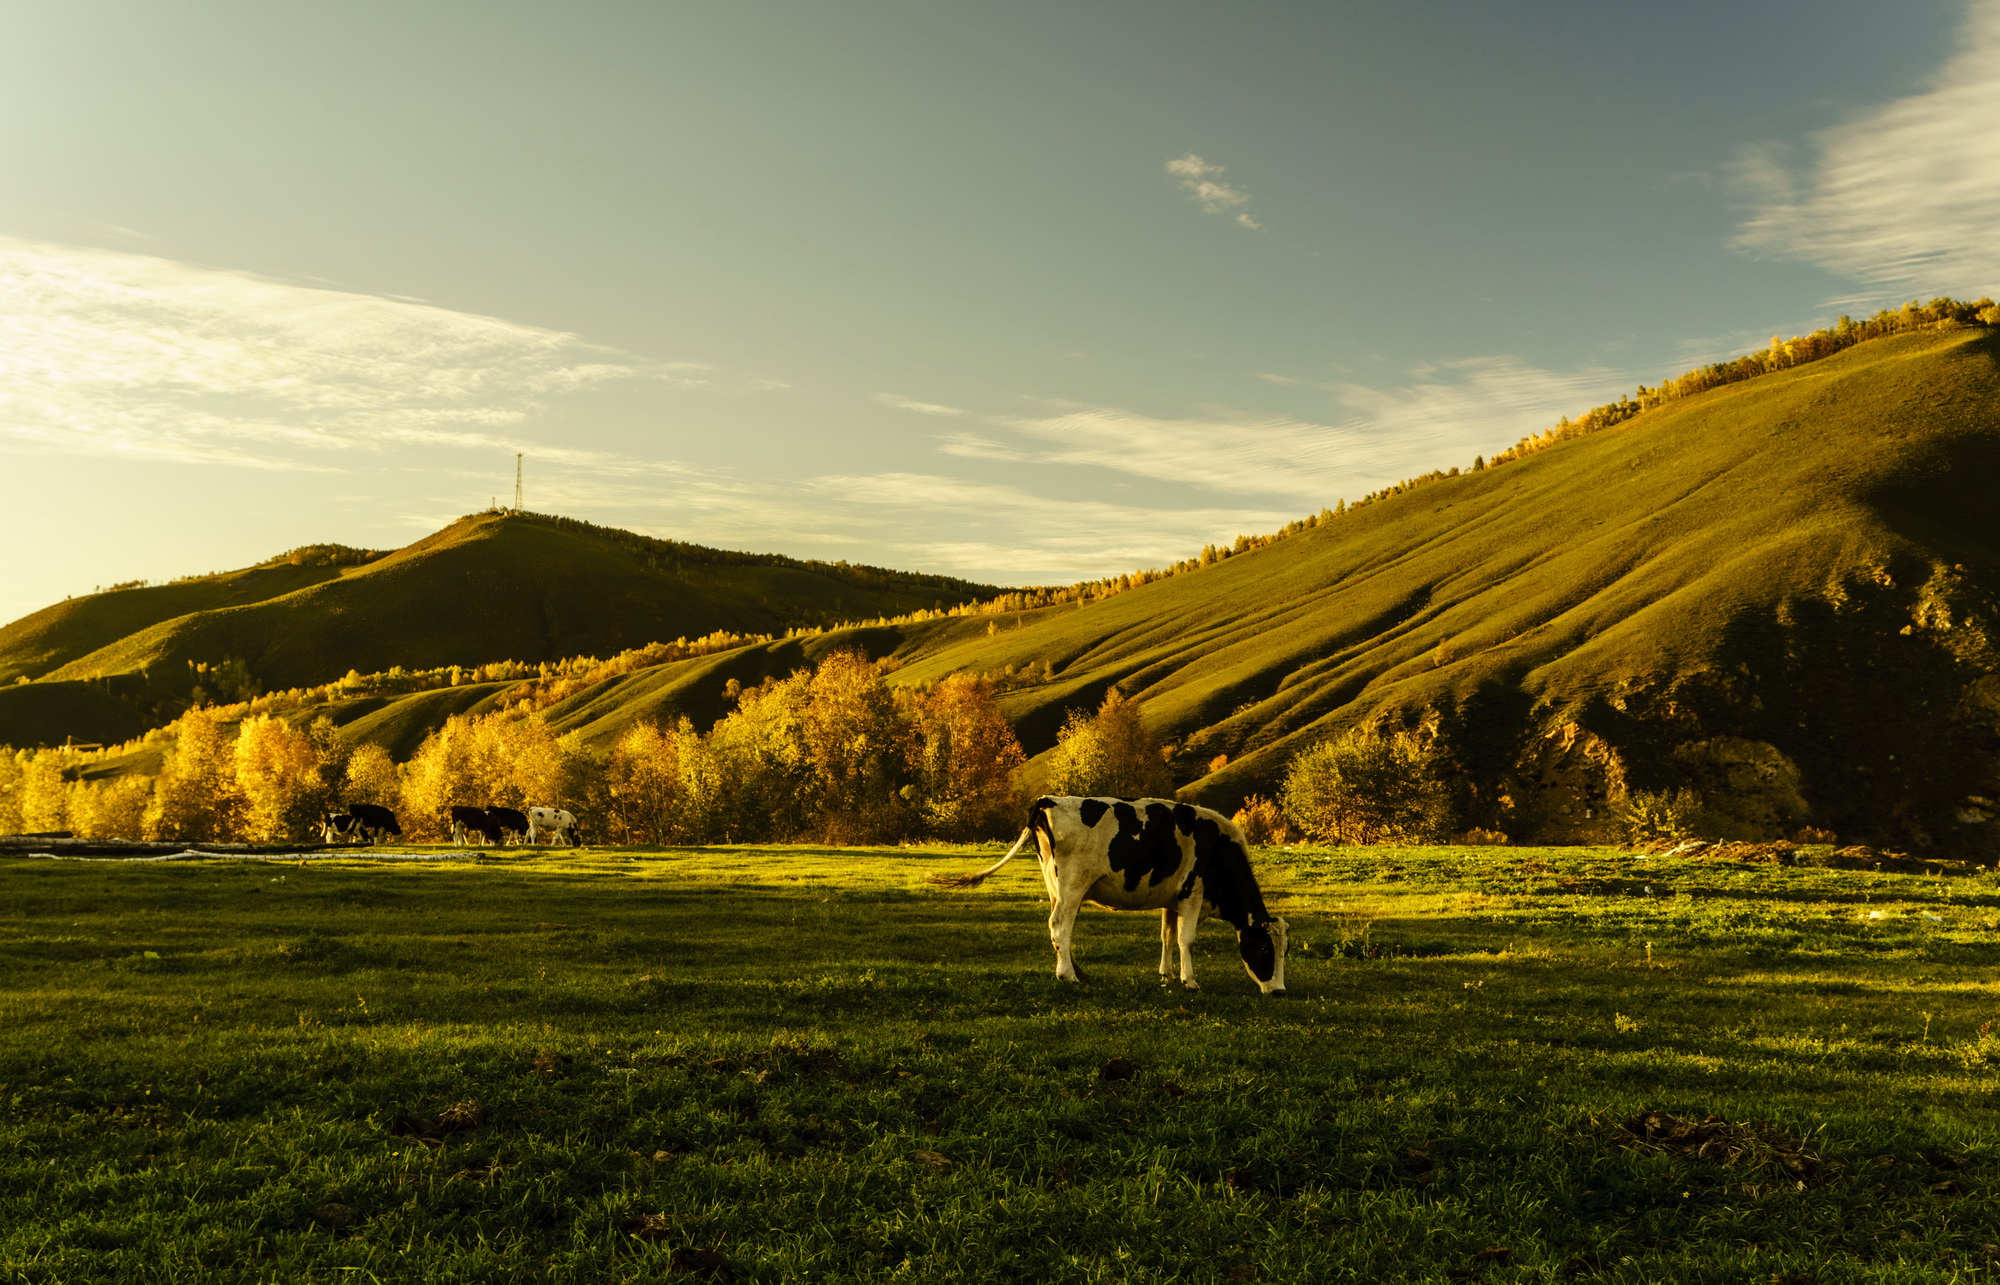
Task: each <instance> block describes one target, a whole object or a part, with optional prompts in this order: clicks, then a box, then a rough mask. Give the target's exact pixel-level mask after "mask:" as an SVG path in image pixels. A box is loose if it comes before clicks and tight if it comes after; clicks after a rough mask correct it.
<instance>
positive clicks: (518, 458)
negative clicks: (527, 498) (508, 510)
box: [514, 451, 521, 513]
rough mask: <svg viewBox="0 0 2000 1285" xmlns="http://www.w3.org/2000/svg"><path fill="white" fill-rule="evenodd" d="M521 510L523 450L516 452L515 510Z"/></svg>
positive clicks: (517, 511)
mask: <svg viewBox="0 0 2000 1285" xmlns="http://www.w3.org/2000/svg"><path fill="white" fill-rule="evenodd" d="M520 511H521V452H520V451H515V452H514V512H516V513H519V512H520Z"/></svg>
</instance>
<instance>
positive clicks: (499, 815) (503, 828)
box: [486, 808, 528, 843]
mask: <svg viewBox="0 0 2000 1285" xmlns="http://www.w3.org/2000/svg"><path fill="white" fill-rule="evenodd" d="M486 815H487V816H488V817H489V818H491V819H492V821H493V828H494V829H495V830H497V831H498V832H499V834H500V837H499V838H498V839H495V840H494V842H495V843H505V842H506V841H507V840H508V839H510V838H511V839H513V840H514V841H515V842H519V841H520V840H522V839H525V838H527V837H528V814H527V813H525V812H523V811H521V810H520V809H518V808H488V809H486Z"/></svg>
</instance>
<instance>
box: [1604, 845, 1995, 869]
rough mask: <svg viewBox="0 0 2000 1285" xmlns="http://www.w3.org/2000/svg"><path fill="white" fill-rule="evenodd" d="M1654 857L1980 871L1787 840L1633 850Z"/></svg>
mask: <svg viewBox="0 0 2000 1285" xmlns="http://www.w3.org/2000/svg"><path fill="white" fill-rule="evenodd" d="M1633 851H1634V852H1642V853H1645V854H1646V855H1647V856H1654V857H1679V858H1681V859H1682V860H1685V861H1735V862H1742V863H1744V864H1747V865H1773V866H1815V867H1818V868H1820V869H1823V870H1885V871H1890V872H1892V873H1895V874H1906V875H1931V874H1949V875H1969V874H1973V873H1975V872H1976V871H1977V870H1978V869H1979V867H1978V866H1976V865H1972V864H1970V863H1968V862H1964V861H1951V860H1947V859H1944V858H1942V857H1915V856H1911V855H1910V854H1909V853H1907V852H1896V851H1892V850H1890V849H1887V848H1871V847H1869V846H1867V845H1866V844H1859V843H1857V844H1850V845H1848V846H1847V847H1844V848H1836V847H1832V846H1830V845H1812V844H1808V845H1805V846H1801V845H1799V844H1795V843H1789V842H1786V841H1785V840H1782V839H1780V840H1777V841H1774V842H1771V843H1743V842H1738V841H1729V842H1722V843H1709V842H1707V841H1704V840H1700V839H1688V840H1683V841H1680V842H1676V841H1674V840H1672V839H1656V840H1654V841H1653V842H1651V843H1643V844H1640V845H1639V846H1638V847H1636V848H1634V849H1633Z"/></svg>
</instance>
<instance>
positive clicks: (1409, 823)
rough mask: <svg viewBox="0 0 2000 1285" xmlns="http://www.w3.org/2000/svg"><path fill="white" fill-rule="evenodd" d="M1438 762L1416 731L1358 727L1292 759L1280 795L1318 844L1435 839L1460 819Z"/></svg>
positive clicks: (1294, 818) (1291, 815) (1291, 816)
mask: <svg viewBox="0 0 2000 1285" xmlns="http://www.w3.org/2000/svg"><path fill="white" fill-rule="evenodd" d="M1438 760H1439V756H1438V754H1437V753H1436V751H1435V750H1434V748H1433V747H1432V746H1431V745H1429V744H1428V743H1426V742H1425V741H1424V740H1423V739H1422V738H1420V737H1418V736H1416V735H1414V734H1412V733H1410V732H1401V731H1399V732H1391V733H1388V734H1386V735H1383V734H1377V733H1374V732H1369V731H1364V730H1361V729H1355V730H1352V731H1349V732H1347V733H1345V734H1344V735H1341V736H1337V737H1332V738H1329V739H1327V740H1324V741H1321V742H1320V743H1319V744H1317V745H1315V746H1313V747H1312V748H1311V749H1309V750H1306V751H1305V752H1304V753H1302V754H1300V755H1299V756H1298V757H1297V758H1295V759H1293V760H1292V763H1291V766H1290V767H1289V768H1288V769H1287V770H1286V773H1285V783H1284V785H1283V787H1282V788H1281V789H1280V790H1279V796H1278V797H1279V799H1280V800H1281V801H1282V803H1283V806H1284V811H1285V816H1286V817H1287V818H1289V819H1290V821H1291V822H1292V824H1293V825H1295V826H1297V827H1298V829H1299V830H1300V831H1301V832H1303V833H1304V834H1305V836H1306V837H1307V838H1309V839H1312V840H1315V841H1317V842H1320V843H1437V842H1441V841H1442V840H1444V839H1445V838H1446V837H1447V836H1449V835H1450V834H1451V832H1452V830H1453V829H1454V826H1453V821H1454V820H1455V818H1454V815H1453V808H1452V803H1451V791H1450V789H1449V788H1448V787H1447V786H1446V785H1445V783H1444V781H1443V780H1442V779H1441V777H1440V774H1439V761H1438Z"/></svg>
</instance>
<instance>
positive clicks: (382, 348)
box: [0, 238, 711, 468]
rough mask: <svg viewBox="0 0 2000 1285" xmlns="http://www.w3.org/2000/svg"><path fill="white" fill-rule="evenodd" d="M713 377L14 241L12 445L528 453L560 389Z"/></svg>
mask: <svg viewBox="0 0 2000 1285" xmlns="http://www.w3.org/2000/svg"><path fill="white" fill-rule="evenodd" d="M710 377H711V375H710V372H709V371H708V369H707V368H706V367H704V366H701V365H699V364H693V363H683V362H675V363H656V362H647V361H644V360H642V359H639V358H636V357H633V356H631V355H630V354H626V353H620V352H617V351H614V350H611V349H608V348H602V347H599V346H596V345H593V344H589V343H586V342H585V341H584V340H582V339H580V338H579V337H577V336H575V335H571V334H565V333H562V332H560V331H553V330H544V329H539V328H537V327H533V326H524V325H520V324H517V323H514V322H510V321H504V320H501V319H498V318H494V317H482V316H475V315H472V314H468V313H462V312H454V311H451V310H449V309H446V308H439V307H434V306H431V305H428V304H423V303H417V302H411V301H407V300H398V299H388V298H382V297H379V296H373V295H363V294H355V293H350V292H346V291H340V290H332V289H323V288H319V287H314V286H301V285H296V284H292V283H289V282H282V281H273V280H269V279H266V278H262V277H257V276H252V275H250V274H247V273H240V272H230V271H224V270H219V269H214V268H205V267H198V266H195V265H191V264H186V263H179V262H175V261H173V260H170V259H163V258H157V257H154V256H150V255H140V254H130V253H122V252H117V251H111V250H100V249H85V248H79V247H74V246H64V245H54V244H49V243H45V242H35V241H26V240H19V239H14V238H0V446H5V447H8V448H10V449H15V450H22V449H29V450H36V449H39V450H49V451H60V452H65V453H80V454H92V455H112V456H123V457H128V458H154V459H167V460H181V461H189V462H203V463H226V464H238V465H249V466H258V467H270V468H319V467H326V466H327V465H328V464H329V463H331V462H332V460H333V459H334V457H335V453H338V452H348V451H353V450H356V449H380V448H383V447H386V446H389V445H396V444H402V445H427V446H447V447H469V448H476V449H508V450H511V449H517V448H518V443H517V441H516V439H515V438H514V437H513V436H510V435H509V433H508V430H511V429H517V428H518V426H519V425H521V424H522V423H523V422H524V421H525V420H526V419H527V418H528V416H529V414H530V413H531V412H532V411H534V410H537V409H539V408H540V407H541V406H542V405H543V404H545V403H546V402H547V401H548V400H549V399H550V398H553V397H556V396H559V395H561V394H564V393H569V392H574V391H577V390H581V389H587V388H592V387H596V386H599V385H602V384H605V383H608V382H611V381H614V380H622V379H635V378H639V379H649V380H657V381H663V382H666V383H669V384H674V385H679V386H684V387H693V386H699V385H702V384H704V383H706V382H708V381H709V379H710ZM538 449H541V450H542V451H543V452H544V454H548V453H550V452H549V451H548V448H538ZM569 454H572V455H576V456H578V457H579V460H580V459H581V458H582V457H583V456H586V455H588V453H587V452H584V453H580V452H570V453H569Z"/></svg>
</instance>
